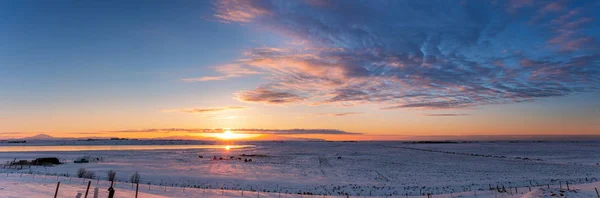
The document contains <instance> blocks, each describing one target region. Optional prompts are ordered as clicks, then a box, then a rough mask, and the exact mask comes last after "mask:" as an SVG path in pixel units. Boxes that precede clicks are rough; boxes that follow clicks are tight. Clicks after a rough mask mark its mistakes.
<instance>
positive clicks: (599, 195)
mask: <svg viewBox="0 0 600 198" xmlns="http://www.w3.org/2000/svg"><path fill="white" fill-rule="evenodd" d="M594 189H595V190H596V196H598V197H599V198H600V194H598V188H596V187H594Z"/></svg>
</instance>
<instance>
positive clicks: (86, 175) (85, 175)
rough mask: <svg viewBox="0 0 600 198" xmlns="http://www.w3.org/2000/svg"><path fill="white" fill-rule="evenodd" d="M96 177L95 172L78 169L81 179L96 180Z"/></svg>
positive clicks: (78, 175)
mask: <svg viewBox="0 0 600 198" xmlns="http://www.w3.org/2000/svg"><path fill="white" fill-rule="evenodd" d="M95 176H96V174H94V172H92V171H88V170H86V169H85V168H80V169H77V177H79V178H87V179H94V177H95Z"/></svg>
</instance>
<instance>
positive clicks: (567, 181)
mask: <svg viewBox="0 0 600 198" xmlns="http://www.w3.org/2000/svg"><path fill="white" fill-rule="evenodd" d="M567 190H571V189H569V181H567Z"/></svg>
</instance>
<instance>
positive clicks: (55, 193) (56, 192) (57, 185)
mask: <svg viewBox="0 0 600 198" xmlns="http://www.w3.org/2000/svg"><path fill="white" fill-rule="evenodd" d="M59 187H60V182H58V183H56V191H54V198H56V196H58V188H59Z"/></svg>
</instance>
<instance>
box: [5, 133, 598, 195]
mask: <svg viewBox="0 0 600 198" xmlns="http://www.w3.org/2000/svg"><path fill="white" fill-rule="evenodd" d="M136 143H139V144H146V145H148V144H150V143H148V142H147V141H137V142H136V141H120V142H115V141H106V142H95V143H94V144H100V145H103V144H104V145H105V144H111V145H114V144H124V145H130V144H136ZM34 144H36V143H34ZM74 144H85V143H82V142H80V141H64V142H43V143H38V144H37V145H74ZM157 144H160V145H164V144H167V145H172V144H185V145H189V144H197V142H187V141H184V142H181V141H173V142H170V141H165V142H159V143H157ZM237 144H238V145H252V146H249V147H244V148H231V147H230V149H229V150H227V149H224V145H223V146H222V147H215V148H191V149H190V148H175V149H164V148H162V149H157V150H118V148H117V147H115V148H114V149H115V150H95V151H33V152H0V162H6V161H13V160H15V159H16V160H32V159H35V158H38V157H58V158H59V159H60V160H61V161H62V162H65V164H61V165H57V166H51V167H41V166H32V167H31V168H29V167H26V168H24V169H20V170H18V169H15V168H5V169H0V171H1V172H3V174H6V175H8V176H2V175H0V185H2V186H0V188H1V189H2V190H0V195H2V196H0V197H19V196H4V195H6V194H7V193H9V192H14V191H15V190H10V189H11V188H13V189H17V188H16V187H10V186H11V184H15V185H16V184H19V183H27V184H30V185H38V186H39V185H41V184H45V185H47V186H48V189H49V190H47V191H48V193H50V194H51V193H53V190H54V189H53V188H54V186H55V185H56V183H55V182H56V180H61V181H64V182H66V183H65V186H66V188H65V189H69V185H71V184H69V183H68V182H67V181H66V180H67V178H68V177H66V176H70V177H72V178H69V179H72V180H77V182H76V183H75V184H72V185H73V188H75V189H81V188H82V187H83V188H85V186H84V185H83V184H82V182H83V180H82V179H79V178H74V176H75V175H76V174H75V172H76V171H77V169H79V168H86V169H87V170H89V171H93V172H95V175H96V177H97V179H96V180H94V181H96V182H97V183H98V184H102V183H103V180H106V179H107V174H106V172H107V171H108V170H114V171H116V172H117V180H119V181H121V182H127V181H128V179H129V177H130V175H131V174H132V173H133V172H139V173H140V174H141V186H142V187H141V188H142V189H147V188H148V187H150V188H152V187H156V186H159V187H156V191H157V192H155V193H152V190H150V191H149V192H145V191H142V192H144V193H147V194H148V196H141V197H151V196H150V195H153V196H154V195H156V196H163V197H185V196H186V195H188V194H189V193H199V192H200V191H202V192H203V193H204V189H209V190H208V194H205V195H207V197H215V196H225V197H227V196H234V197H235V196H241V191H242V190H244V191H245V192H246V195H247V196H251V197H256V196H257V193H258V192H261V193H263V195H261V196H262V197H269V196H271V197H278V196H279V193H281V196H282V197H295V196H299V195H298V194H303V195H304V196H306V195H307V194H312V195H321V196H322V195H327V196H342V197H345V195H349V196H361V197H362V196H397V197H406V196H424V195H427V194H433V195H435V196H436V197H440V196H442V197H443V196H449V197H457V196H460V197H469V196H478V197H527V196H529V197H544V196H546V195H548V196H549V195H551V194H555V195H559V194H560V193H559V194H556V192H559V191H560V188H561V187H562V188H565V189H566V182H568V183H569V184H570V187H572V189H575V188H578V187H579V188H581V189H585V190H581V189H580V190H581V191H579V192H570V191H567V190H565V192H564V194H570V196H569V197H574V196H579V197H590V196H592V197H594V196H595V192H593V191H594V190H593V186H594V185H595V186H596V187H600V185H598V183H596V182H598V178H599V177H600V165H599V164H598V163H600V152H599V151H600V142H591V141H590V142H532V141H517V142H508V141H505V142H458V143H444V144H440V143H435V144H432V143H427V144H424V143H418V144H417V143H408V142H245V143H237ZM0 146H8V144H2V145H0ZM82 156H91V157H98V158H103V159H104V160H103V161H101V162H93V163H85V164H77V163H73V160H76V159H78V158H80V157H82ZM199 156H202V158H200V157H199ZM213 157H216V158H217V159H219V158H223V160H213ZM232 157H233V159H230V158H232ZM239 158H241V159H242V160H239ZM243 159H252V162H244V161H243ZM7 173H8V174H7ZM21 173H24V174H26V175H28V174H37V175H40V176H37V179H36V178H34V177H36V176H33V175H28V176H22V175H21ZM41 175H49V176H45V177H50V178H51V177H52V176H54V179H53V181H50V180H51V179H41V177H42V176H41ZM98 179H99V180H100V181H98ZM44 182H46V183H44ZM93 183H94V182H93ZM16 186H23V185H16ZM120 186H123V187H124V188H125V189H123V191H120V192H130V190H131V189H130V188H129V189H127V187H128V185H126V184H123V185H120ZM164 186H167V191H166V192H165V191H164V190H163V191H161V190H160V187H164ZM129 187H130V186H129ZM184 187H185V188H187V190H186V192H185V194H181V195H180V194H176V193H175V192H178V193H184V192H183V188H184ZM490 187H491V188H493V189H495V188H505V189H509V191H510V193H508V192H507V193H495V192H497V190H490ZM530 187H531V189H532V190H531V191H532V192H530V190H529V188H530ZM548 187H550V188H548ZM515 188H516V189H515ZM170 189H178V190H172V191H171V190H170ZM221 189H223V190H224V191H221ZM590 189H591V190H590ZM180 190H181V192H180ZM104 191H105V188H104ZM65 192H69V191H68V190H65ZM169 192H171V193H169ZM219 192H220V193H221V195H219ZM73 193H74V191H73V192H71V194H73ZM210 193H213V194H210ZM227 193H229V194H227ZM252 193H254V194H252ZM210 195H212V196H210ZM71 196H73V197H74V194H73V195H71ZM198 196H201V195H199V194H198ZM21 197H31V196H21ZM125 197H131V196H125ZM315 197H319V196H315Z"/></svg>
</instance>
